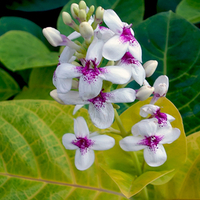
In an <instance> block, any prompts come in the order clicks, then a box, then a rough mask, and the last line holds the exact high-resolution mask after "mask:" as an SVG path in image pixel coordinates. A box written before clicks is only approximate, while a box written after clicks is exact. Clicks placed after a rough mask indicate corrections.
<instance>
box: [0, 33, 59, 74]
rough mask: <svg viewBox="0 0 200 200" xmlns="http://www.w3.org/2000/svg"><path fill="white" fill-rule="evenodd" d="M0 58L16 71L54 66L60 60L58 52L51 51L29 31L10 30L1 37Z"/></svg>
mask: <svg viewBox="0 0 200 200" xmlns="http://www.w3.org/2000/svg"><path fill="white" fill-rule="evenodd" d="M11 58H12V59H11ZM0 60H1V62H2V63H3V64H4V65H5V66H6V67H7V68H8V69H10V70H12V71H16V70H23V69H29V68H33V67H45V66H46V67H47V66H54V65H56V64H57V62H58V53H57V52H50V51H49V50H48V48H47V47H46V46H45V45H44V44H43V43H42V42H41V41H40V40H39V39H38V38H36V37H35V36H33V35H32V34H30V33H28V32H25V31H9V32H7V33H5V34H4V35H2V36H1V37H0Z"/></svg>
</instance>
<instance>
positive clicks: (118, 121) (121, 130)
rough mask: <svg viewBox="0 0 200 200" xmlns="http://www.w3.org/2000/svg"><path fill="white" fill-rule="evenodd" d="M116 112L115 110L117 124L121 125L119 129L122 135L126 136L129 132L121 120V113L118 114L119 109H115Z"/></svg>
mask: <svg viewBox="0 0 200 200" xmlns="http://www.w3.org/2000/svg"><path fill="white" fill-rule="evenodd" d="M114 112H115V120H116V122H117V125H118V127H119V130H120V132H121V136H122V137H125V136H126V135H127V132H126V130H125V128H124V126H123V124H122V121H121V119H120V117H119V115H118V112H117V110H116V109H114Z"/></svg>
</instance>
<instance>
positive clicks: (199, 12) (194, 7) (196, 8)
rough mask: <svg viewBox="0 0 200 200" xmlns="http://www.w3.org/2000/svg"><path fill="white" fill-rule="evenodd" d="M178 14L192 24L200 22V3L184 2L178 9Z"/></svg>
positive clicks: (194, 1) (192, 0) (194, 0)
mask: <svg viewBox="0 0 200 200" xmlns="http://www.w3.org/2000/svg"><path fill="white" fill-rule="evenodd" d="M176 13H177V14H178V15H180V16H182V17H184V18H185V19H186V20H188V21H189V22H191V23H198V22H200V1H199V0H183V1H181V2H180V4H179V5H178V6H177V8H176Z"/></svg>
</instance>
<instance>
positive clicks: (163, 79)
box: [153, 75, 169, 96]
mask: <svg viewBox="0 0 200 200" xmlns="http://www.w3.org/2000/svg"><path fill="white" fill-rule="evenodd" d="M153 87H154V88H155V90H154V93H155V94H159V95H160V96H164V95H166V93H167V90H168V88H169V79H168V77H167V76H166V75H162V76H159V77H158V78H157V79H156V80H155V82H154V84H153Z"/></svg>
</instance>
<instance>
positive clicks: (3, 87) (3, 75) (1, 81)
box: [0, 68, 20, 100]
mask: <svg viewBox="0 0 200 200" xmlns="http://www.w3.org/2000/svg"><path fill="white" fill-rule="evenodd" d="M19 91H20V88H19V85H18V84H17V82H16V81H15V80H14V79H13V78H12V76H10V75H9V74H8V73H7V72H6V71H4V70H3V69H1V68H0V100H6V99H8V98H10V97H12V96H13V95H15V94H17V93H18V92H19Z"/></svg>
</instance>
